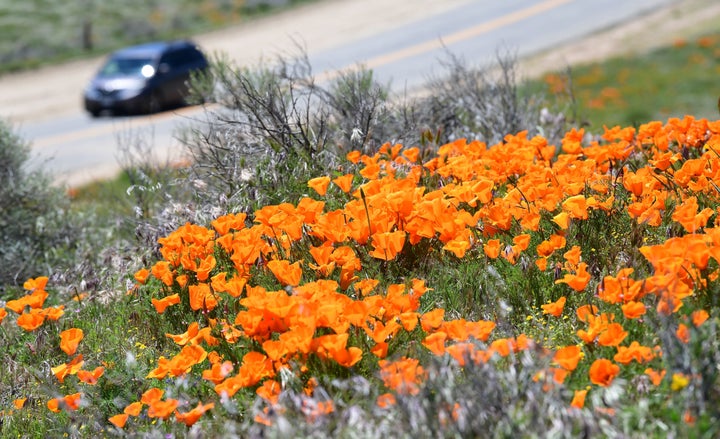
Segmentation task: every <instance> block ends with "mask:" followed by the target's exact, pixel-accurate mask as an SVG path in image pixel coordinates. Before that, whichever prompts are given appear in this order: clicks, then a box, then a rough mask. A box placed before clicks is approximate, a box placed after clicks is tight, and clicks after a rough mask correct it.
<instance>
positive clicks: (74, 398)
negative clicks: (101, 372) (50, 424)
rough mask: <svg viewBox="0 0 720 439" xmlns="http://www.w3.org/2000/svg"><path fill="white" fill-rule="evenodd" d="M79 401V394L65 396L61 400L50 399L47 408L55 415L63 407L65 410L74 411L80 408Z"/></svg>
mask: <svg viewBox="0 0 720 439" xmlns="http://www.w3.org/2000/svg"><path fill="white" fill-rule="evenodd" d="M80 400H81V395H80V393H73V394H72V395H66V396H63V397H62V398H53V399H51V400H50V401H48V402H47V407H48V409H50V411H52V412H55V413H58V412H59V411H60V407H61V406H63V407H64V408H66V409H67V410H71V411H74V410H77V409H78V408H80Z"/></svg>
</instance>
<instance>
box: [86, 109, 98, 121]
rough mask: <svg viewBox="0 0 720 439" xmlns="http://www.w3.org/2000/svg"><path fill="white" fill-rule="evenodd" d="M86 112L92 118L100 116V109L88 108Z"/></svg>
mask: <svg viewBox="0 0 720 439" xmlns="http://www.w3.org/2000/svg"><path fill="white" fill-rule="evenodd" d="M88 113H89V114H90V117H92V118H93V119H97V118H98V117H100V110H88Z"/></svg>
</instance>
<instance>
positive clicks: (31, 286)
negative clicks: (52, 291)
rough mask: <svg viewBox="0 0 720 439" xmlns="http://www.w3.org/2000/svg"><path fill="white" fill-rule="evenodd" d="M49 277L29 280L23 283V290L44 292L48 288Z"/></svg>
mask: <svg viewBox="0 0 720 439" xmlns="http://www.w3.org/2000/svg"><path fill="white" fill-rule="evenodd" d="M47 282H48V277H47V276H40V277H36V278H34V279H28V280H26V281H25V282H24V283H23V288H25V289H26V290H28V291H35V290H44V289H45V287H46V286H47Z"/></svg>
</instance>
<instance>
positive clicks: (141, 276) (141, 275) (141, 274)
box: [133, 268, 150, 284]
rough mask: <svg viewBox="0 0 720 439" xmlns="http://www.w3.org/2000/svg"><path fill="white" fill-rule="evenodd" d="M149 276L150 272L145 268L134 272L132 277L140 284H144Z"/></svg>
mask: <svg viewBox="0 0 720 439" xmlns="http://www.w3.org/2000/svg"><path fill="white" fill-rule="evenodd" d="M149 276H150V270H148V269H147V268H141V269H140V270H138V271H136V272H135V275H134V276H133V277H134V278H135V280H136V281H138V283H140V284H145V282H147V278H148V277H149Z"/></svg>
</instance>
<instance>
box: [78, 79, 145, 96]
mask: <svg viewBox="0 0 720 439" xmlns="http://www.w3.org/2000/svg"><path fill="white" fill-rule="evenodd" d="M146 84H147V80H146V79H145V78H136V77H124V76H120V77H118V76H116V77H107V78H94V79H93V80H92V81H91V82H90V86H91V87H92V88H94V89H97V90H102V91H105V92H108V93H110V92H113V91H115V90H139V89H141V88H143V87H145V85H146Z"/></svg>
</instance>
